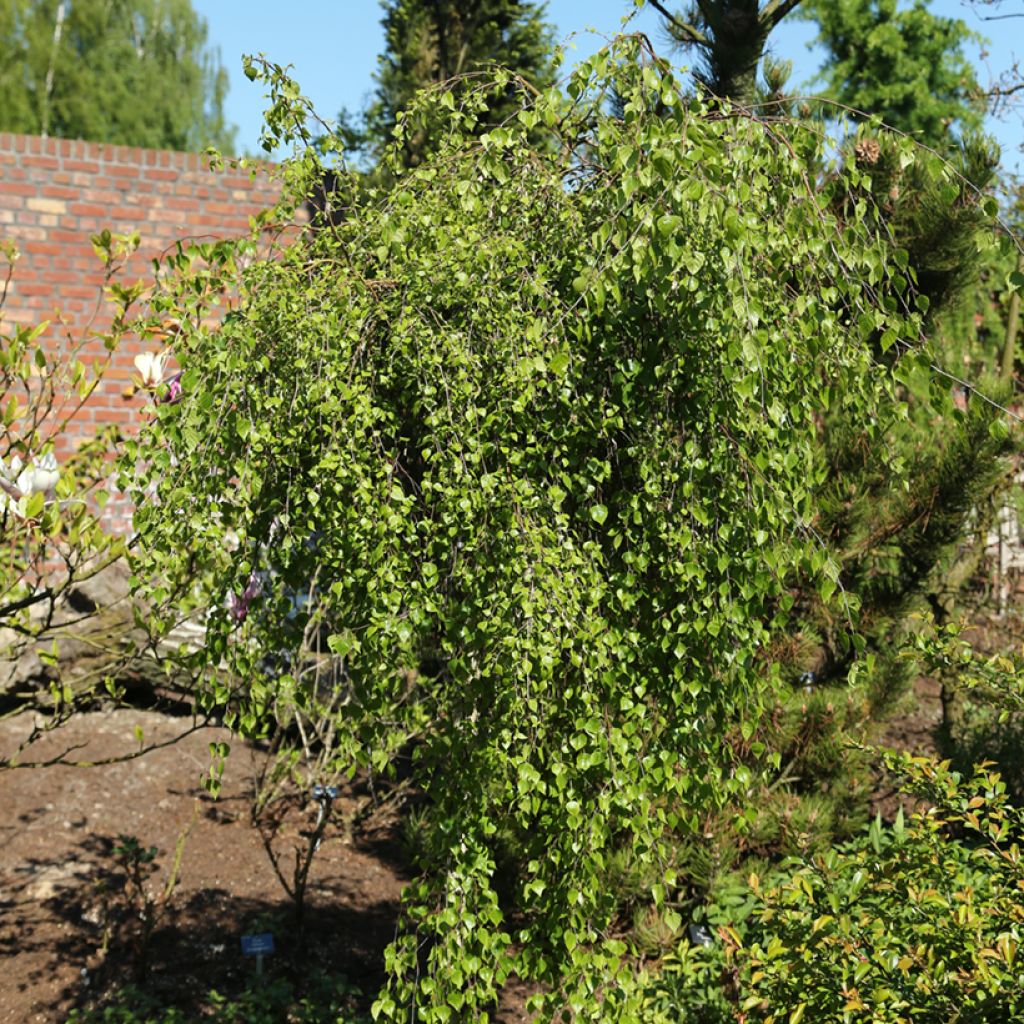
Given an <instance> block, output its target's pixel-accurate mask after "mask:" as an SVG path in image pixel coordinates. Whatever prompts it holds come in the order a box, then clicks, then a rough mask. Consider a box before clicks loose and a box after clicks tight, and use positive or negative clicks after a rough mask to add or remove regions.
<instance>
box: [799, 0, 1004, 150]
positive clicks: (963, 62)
mask: <svg viewBox="0 0 1024 1024" xmlns="http://www.w3.org/2000/svg"><path fill="white" fill-rule="evenodd" d="M800 14H801V16H803V17H807V18H813V19H814V20H815V21H816V22H817V23H818V29H819V34H818V38H817V40H816V42H818V43H819V44H821V45H822V46H823V47H824V48H825V51H826V53H827V55H828V56H827V60H826V63H825V66H824V67H823V68H822V73H821V76H820V78H821V81H822V82H823V83H824V85H825V92H826V94H827V96H828V97H829V99H833V100H837V101H839V102H840V103H843V104H846V105H847V106H849V107H853V108H854V109H855V110H862V111H865V112H866V113H869V114H877V115H878V116H880V117H881V118H882V120H883V121H884V122H885V123H886V124H889V125H892V126H893V127H896V128H899V130H900V131H904V132H909V133H910V134H912V135H913V136H914V137H915V138H916V139H919V140H920V141H921V142H924V143H925V144H927V145H929V146H939V147H945V146H946V145H948V143H949V141H950V139H951V138H952V136H951V132H952V131H953V129H957V130H958V131H957V134H963V133H964V132H965V131H968V132H969V131H972V130H975V131H976V130H978V129H980V128H981V122H982V116H983V115H984V102H982V101H980V100H979V99H978V97H979V96H980V92H981V90H980V88H979V86H978V82H977V79H976V77H975V74H974V69H973V68H972V67H971V64H970V62H969V61H968V59H967V56H966V55H965V53H964V45H965V44H966V43H969V42H980V41H981V39H980V37H979V36H978V35H976V34H975V33H973V32H971V30H970V29H969V28H968V27H967V25H966V24H965V23H964V22H963V21H961V20H960V19H959V18H946V17H942V16H940V15H938V14H935V13H933V12H932V11H931V10H929V5H928V3H927V2H926V0H915V2H914V3H913V4H912V5H911V6H909V7H906V6H898V5H897V3H896V0H838V2H837V0H804V4H803V6H802V7H801V9H800Z"/></svg>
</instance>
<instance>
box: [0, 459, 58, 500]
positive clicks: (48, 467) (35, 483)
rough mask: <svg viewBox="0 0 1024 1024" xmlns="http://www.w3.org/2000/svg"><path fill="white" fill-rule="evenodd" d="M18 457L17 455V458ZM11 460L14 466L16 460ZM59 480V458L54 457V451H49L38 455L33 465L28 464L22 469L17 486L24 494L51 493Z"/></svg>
mask: <svg viewBox="0 0 1024 1024" xmlns="http://www.w3.org/2000/svg"><path fill="white" fill-rule="evenodd" d="M17 458H18V457H17V456H15V459H17ZM11 461H12V468H13V462H14V460H13V459H12V460H11ZM18 461H19V462H20V461H21V460H20V459H18ZM58 480H60V470H59V469H58V468H57V460H56V458H54V455H53V452H47V453H46V454H45V455H37V456H36V457H35V458H34V459H33V460H32V465H31V466H26V467H25V468H24V469H23V470H21V472H20V473H19V474H18V479H17V481H16V483H15V487H17V488H18V490H19V491H21V493H22V494H27V495H29V496H31V495H33V494H49V493H50V492H51V491H53V489H54V488H55V487H56V486H57V481H58Z"/></svg>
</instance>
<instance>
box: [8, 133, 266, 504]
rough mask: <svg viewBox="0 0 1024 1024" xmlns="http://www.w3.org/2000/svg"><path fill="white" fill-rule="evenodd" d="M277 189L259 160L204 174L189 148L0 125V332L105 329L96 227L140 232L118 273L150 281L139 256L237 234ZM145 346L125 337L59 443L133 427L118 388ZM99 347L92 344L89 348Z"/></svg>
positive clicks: (134, 418) (126, 383)
mask: <svg viewBox="0 0 1024 1024" xmlns="http://www.w3.org/2000/svg"><path fill="white" fill-rule="evenodd" d="M277 195H278V190H277V189H276V187H275V186H274V184H273V182H272V181H270V180H269V178H268V176H267V173H266V169H265V168H264V169H263V170H261V171H260V173H259V174H258V175H257V176H256V177H255V178H252V177H251V176H250V174H249V172H248V171H238V170H228V169H226V170H224V171H222V172H218V173H215V172H212V171H210V170H209V168H208V166H207V163H206V161H205V159H204V158H203V157H202V156H200V155H198V154H195V153H171V152H167V151H163V150H152V149H137V148H133V147H128V146H108V145H102V144H97V143H91V142H74V141H69V140H65V139H42V138H38V137H36V136H26V135H12V134H9V133H0V239H9V240H11V241H13V242H14V243H15V244H16V245H17V247H18V249H19V250H20V252H21V258H20V259H19V261H18V263H17V265H16V267H15V271H14V276H13V279H12V281H11V284H10V287H9V289H8V293H7V299H6V302H5V304H4V306H3V308H2V309H0V330H2V331H3V332H4V333H8V332H10V330H11V329H12V326H13V325H15V324H21V325H32V324H36V323H39V322H40V321H42V320H50V321H53V322H54V324H55V327H54V328H53V329H52V330H51V335H52V337H53V344H55V345H57V344H60V343H61V342H60V340H59V339H60V337H61V336H62V335H68V334H70V336H71V337H81V336H82V335H83V334H86V333H87V332H88V329H89V327H90V325H91V326H92V327H94V328H99V327H103V326H105V323H104V318H105V313H104V311H103V309H102V307H101V309H100V314H99V317H98V318H97V320H96V321H93V317H94V316H95V314H96V309H97V299H98V298H99V296H100V294H101V289H102V284H103V268H102V266H101V264H100V261H99V260H98V259H97V257H96V254H95V253H94V251H93V248H92V242H91V237H92V236H93V235H95V234H97V233H98V232H100V231H102V230H103V229H104V228H107V229H109V230H110V231H111V232H113V233H115V234H116V233H125V232H133V231H137V232H139V234H140V235H141V238H142V244H141V246H140V248H139V251H138V252H137V253H136V254H135V256H134V257H133V258H132V261H131V262H130V264H129V265H128V266H127V267H126V268H125V270H124V271H123V272H122V273H121V274H119V276H118V279H119V280H121V281H123V282H125V283H128V282H132V281H135V280H138V279H139V278H142V279H149V278H150V277H151V274H152V270H151V266H150V261H151V260H152V259H153V258H154V257H155V256H158V255H159V254H160V253H161V252H163V251H164V250H165V249H167V248H168V247H170V246H172V245H173V243H174V242H176V241H177V240H179V239H196V240H212V239H218V238H231V237H237V236H241V235H244V234H246V233H247V232H248V228H249V217H250V216H251V215H252V214H254V213H256V212H257V211H259V210H261V209H264V208H265V207H267V206H269V205H271V204H272V203H273V202H274V201H275V200H276V198H277ZM107 319H109V318H107ZM57 324H59V325H60V326H59V328H58V327H57V326H56V325H57ZM155 348H156V346H155V345H154V343H153V342H152V341H150V342H148V343H147V342H144V341H142V340H139V339H127V340H126V342H125V344H124V345H123V346H122V347H121V349H120V350H119V351H118V352H117V353H116V354H115V356H114V358H113V360H112V363H111V366H110V369H109V371H108V373H107V375H106V376H105V378H104V381H103V383H102V385H101V386H100V387H99V388H98V389H97V391H96V392H95V393H94V394H93V395H92V396H91V397H90V399H89V401H88V403H87V404H86V406H85V407H84V408H83V409H82V410H81V411H80V412H79V413H78V414H77V415H76V416H75V419H74V420H73V421H72V422H71V424H70V425H69V428H68V431H67V437H66V439H65V444H72V445H73V444H74V443H76V441H78V440H79V439H81V438H83V437H88V436H91V435H92V434H93V433H94V432H95V430H96V429H97V428H98V426H99V425H102V424H107V423H117V424H119V425H121V426H122V427H123V428H124V429H125V430H126V431H131V430H134V429H135V428H136V425H137V422H138V411H139V408H140V407H141V405H142V401H141V399H140V398H138V397H129V396H127V394H126V392H127V391H128V390H129V388H130V382H131V377H132V374H133V371H134V366H133V359H134V357H135V355H137V354H138V353H139V352H140V351H142V350H144V349H150V350H154V349H155ZM102 353H103V349H102V347H101V346H98V345H97V347H96V349H95V354H96V355H97V356H98V355H101V354H102ZM59 454H60V452H58V455H59ZM124 512H125V509H124V508H123V507H120V508H119V507H118V506H117V505H116V504H115V505H114V506H112V508H111V515H112V516H115V517H118V518H122V519H123V516H124Z"/></svg>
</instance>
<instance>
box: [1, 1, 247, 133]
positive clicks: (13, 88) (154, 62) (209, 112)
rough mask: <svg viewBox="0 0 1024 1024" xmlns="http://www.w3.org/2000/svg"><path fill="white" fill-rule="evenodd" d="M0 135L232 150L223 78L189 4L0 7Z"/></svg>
mask: <svg viewBox="0 0 1024 1024" xmlns="http://www.w3.org/2000/svg"><path fill="white" fill-rule="evenodd" d="M0 38H2V41H3V47H4V59H3V61H2V62H0V129H3V130H5V131H13V132H24V133H27V134H35V135H54V136H58V137H61V138H69V139H88V140H91V141H95V142H109V143H116V144H120V145H132V146H147V147H151V148H155V149H175V150H197V149H202V148H204V147H205V146H210V145H213V146H217V147H218V148H220V149H221V150H223V151H227V152H230V150H231V148H232V146H233V144H234V129H233V128H230V127H229V126H228V125H227V123H226V121H225V119H224V109H223V107H224V97H225V94H226V93H227V73H226V72H225V70H224V68H223V67H222V66H221V64H220V60H219V58H218V57H217V55H216V54H215V53H211V51H209V50H208V49H207V46H206V23H205V22H204V21H203V19H202V18H200V17H199V16H198V15H197V14H196V12H195V11H194V10H193V8H192V4H191V0H0Z"/></svg>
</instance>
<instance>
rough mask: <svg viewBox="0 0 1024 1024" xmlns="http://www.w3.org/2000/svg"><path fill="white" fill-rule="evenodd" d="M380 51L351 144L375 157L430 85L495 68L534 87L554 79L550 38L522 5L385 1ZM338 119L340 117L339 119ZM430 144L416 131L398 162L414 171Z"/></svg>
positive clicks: (500, 113) (494, 116)
mask: <svg viewBox="0 0 1024 1024" xmlns="http://www.w3.org/2000/svg"><path fill="white" fill-rule="evenodd" d="M383 6H384V19H383V25H384V38H385V50H384V53H382V54H381V55H380V57H379V58H378V68H377V73H376V75H375V80H376V84H377V88H376V91H375V93H374V98H373V102H372V103H371V105H370V108H369V110H368V111H367V113H366V118H365V126H364V128H363V129H362V130H361V131H358V132H354V133H352V135H351V136H350V138H351V139H352V140H353V141H355V142H357V144H358V145H359V146H360V147H361V148H363V149H364V150H366V151H367V152H368V153H369V154H370V155H371V156H372V157H374V158H376V156H377V155H379V153H380V152H381V150H382V149H383V147H384V146H385V145H386V144H387V143H388V142H389V141H390V139H391V135H392V132H393V131H394V129H395V126H396V124H397V122H398V118H399V115H400V113H401V112H402V111H403V110H405V109H406V108H407V107H408V105H409V103H410V102H411V100H412V98H413V97H414V96H415V95H416V93H417V92H418V91H419V90H421V89H425V88H428V87H430V86H432V85H438V84H440V83H443V82H448V81H451V80H452V79H454V78H456V77H458V76H462V75H467V74H471V73H472V72H473V71H475V70H479V69H480V68H483V67H487V66H489V65H495V64H500V65H502V66H504V67H508V68H510V69H511V70H512V71H514V72H516V73H517V74H519V75H521V76H522V77H523V78H524V79H525V80H526V81H527V82H529V83H530V85H532V86H533V87H534V88H538V89H541V88H546V87H547V86H550V85H551V84H553V82H554V80H555V70H556V66H557V65H556V60H555V56H554V40H553V32H552V28H551V26H550V25H548V24H547V23H545V21H544V4H543V3H534V2H529V0H460V2H455V0H431V2H427V0H384V3H383ZM516 102H517V101H516V100H515V98H514V91H513V90H511V89H510V90H509V92H508V93H507V94H506V95H505V96H504V97H499V98H496V99H495V100H494V101H493V102H492V103H491V106H490V111H489V116H488V118H487V122H488V123H500V122H501V120H502V119H503V118H505V117H507V116H508V115H509V114H510V113H511V112H512V111H513V110H514V108H515V104H516ZM343 116H344V115H343ZM429 145H430V139H429V138H428V137H427V136H426V134H425V133H423V132H419V133H416V134H413V135H411V136H409V137H407V138H406V139H405V140H404V148H405V154H406V156H405V162H406V165H407V166H410V167H413V166H416V165H417V164H419V163H420V162H421V161H422V159H423V156H424V153H425V151H426V150H427V149H428V148H429Z"/></svg>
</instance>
